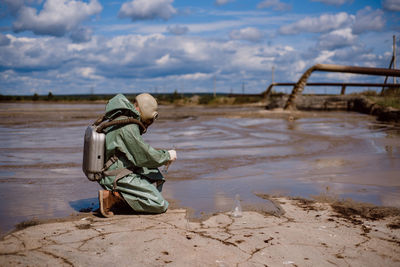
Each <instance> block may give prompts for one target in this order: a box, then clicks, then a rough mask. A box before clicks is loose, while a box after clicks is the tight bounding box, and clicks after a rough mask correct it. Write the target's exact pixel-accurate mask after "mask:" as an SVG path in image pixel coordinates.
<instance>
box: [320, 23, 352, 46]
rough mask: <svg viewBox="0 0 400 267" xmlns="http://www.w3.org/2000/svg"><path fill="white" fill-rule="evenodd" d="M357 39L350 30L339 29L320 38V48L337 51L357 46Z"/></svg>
mask: <svg viewBox="0 0 400 267" xmlns="http://www.w3.org/2000/svg"><path fill="white" fill-rule="evenodd" d="M356 40H357V37H356V36H355V35H353V33H352V30H351V29H350V28H346V29H339V30H335V31H332V32H330V33H327V34H324V35H322V36H321V37H320V38H319V42H318V46H319V48H320V49H323V50H327V49H337V48H341V47H345V46H351V45H353V44H355V42H356Z"/></svg>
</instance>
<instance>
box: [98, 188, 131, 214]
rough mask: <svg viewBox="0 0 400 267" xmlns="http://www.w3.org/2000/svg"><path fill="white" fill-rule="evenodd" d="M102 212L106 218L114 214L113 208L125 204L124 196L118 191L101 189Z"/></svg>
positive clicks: (100, 202)
mask: <svg viewBox="0 0 400 267" xmlns="http://www.w3.org/2000/svg"><path fill="white" fill-rule="evenodd" d="M99 204H100V205H99V206H100V213H101V215H103V216H104V217H106V218H109V217H112V216H114V212H112V210H114V209H116V208H117V207H118V206H123V205H124V204H125V200H124V198H123V197H122V196H121V195H120V194H119V193H118V192H112V191H108V190H100V191H99Z"/></svg>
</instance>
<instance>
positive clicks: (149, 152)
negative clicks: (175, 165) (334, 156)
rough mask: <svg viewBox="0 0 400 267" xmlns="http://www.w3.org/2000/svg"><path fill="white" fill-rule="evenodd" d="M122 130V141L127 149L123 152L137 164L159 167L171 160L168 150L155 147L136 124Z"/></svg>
mask: <svg viewBox="0 0 400 267" xmlns="http://www.w3.org/2000/svg"><path fill="white" fill-rule="evenodd" d="M121 130H122V132H121V142H123V143H124V144H123V147H124V148H125V150H126V151H122V152H125V155H126V156H127V158H128V160H130V161H132V163H133V164H134V165H135V166H137V167H146V168H157V167H160V166H162V165H164V164H165V163H166V162H168V161H169V160H170V156H169V153H168V151H167V150H163V149H154V148H153V147H151V146H150V145H149V144H147V143H146V142H145V141H144V140H143V138H142V136H141V135H140V133H139V127H138V126H137V125H136V124H131V125H127V126H125V127H123V128H122V129H121Z"/></svg>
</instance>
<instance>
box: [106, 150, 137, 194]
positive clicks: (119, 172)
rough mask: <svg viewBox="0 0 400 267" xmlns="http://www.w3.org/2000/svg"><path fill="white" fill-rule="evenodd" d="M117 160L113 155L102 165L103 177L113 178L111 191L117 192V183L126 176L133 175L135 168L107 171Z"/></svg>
mask: <svg viewBox="0 0 400 267" xmlns="http://www.w3.org/2000/svg"><path fill="white" fill-rule="evenodd" d="M117 160H118V156H117V155H113V156H112V157H111V158H110V159H109V160H107V162H106V163H105V164H104V168H103V170H102V173H103V175H107V176H115V178H114V182H113V191H115V190H117V182H118V180H120V179H122V178H124V177H125V176H127V175H128V174H131V173H134V171H135V169H136V167H132V168H120V169H115V170H109V171H108V168H110V166H111V165H113V164H114V162H116V161H117Z"/></svg>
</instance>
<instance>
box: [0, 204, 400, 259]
mask: <svg viewBox="0 0 400 267" xmlns="http://www.w3.org/2000/svg"><path fill="white" fill-rule="evenodd" d="M273 201H275V203H278V205H280V207H281V208H282V209H283V210H284V211H285V214H284V215H282V216H280V217H277V216H271V215H267V214H260V213H257V212H251V211H246V212H243V216H242V217H239V218H234V217H232V216H231V215H230V214H229V213H219V214H216V215H214V216H212V217H210V218H208V219H207V220H205V221H202V222H190V221H188V220H187V219H186V211H185V210H169V211H168V212H167V213H165V214H161V215H123V216H122V215H121V216H115V217H113V218H108V219H103V218H99V217H96V216H95V215H93V214H90V215H88V216H87V217H84V218H81V219H77V220H73V221H66V222H57V223H48V224H42V225H35V226H32V227H29V228H26V229H24V230H20V231H18V232H14V233H12V234H10V235H8V236H6V237H5V238H4V239H3V240H2V241H1V242H0V265H1V266H26V265H32V266H44V265H57V266H93V265H94V266H96V265H98V266H105V265H108V264H112V265H119V266H165V265H167V264H168V265H171V266H282V265H283V266H326V265H331V264H332V265H339V266H343V265H349V266H366V265H368V266H398V265H399V262H400V230H399V227H398V226H399V220H400V217H399V215H398V214H397V215H396V212H395V213H391V214H390V215H388V214H387V215H386V216H383V217H380V218H379V219H378V218H364V216H362V215H361V214H357V213H354V212H352V213H351V214H348V213H343V212H342V211H340V209H338V207H339V206H340V207H343V205H339V204H337V205H339V206H334V207H332V206H331V205H330V204H327V203H323V202H314V201H306V200H295V199H288V198H274V199H273ZM345 214H347V215H345Z"/></svg>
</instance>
